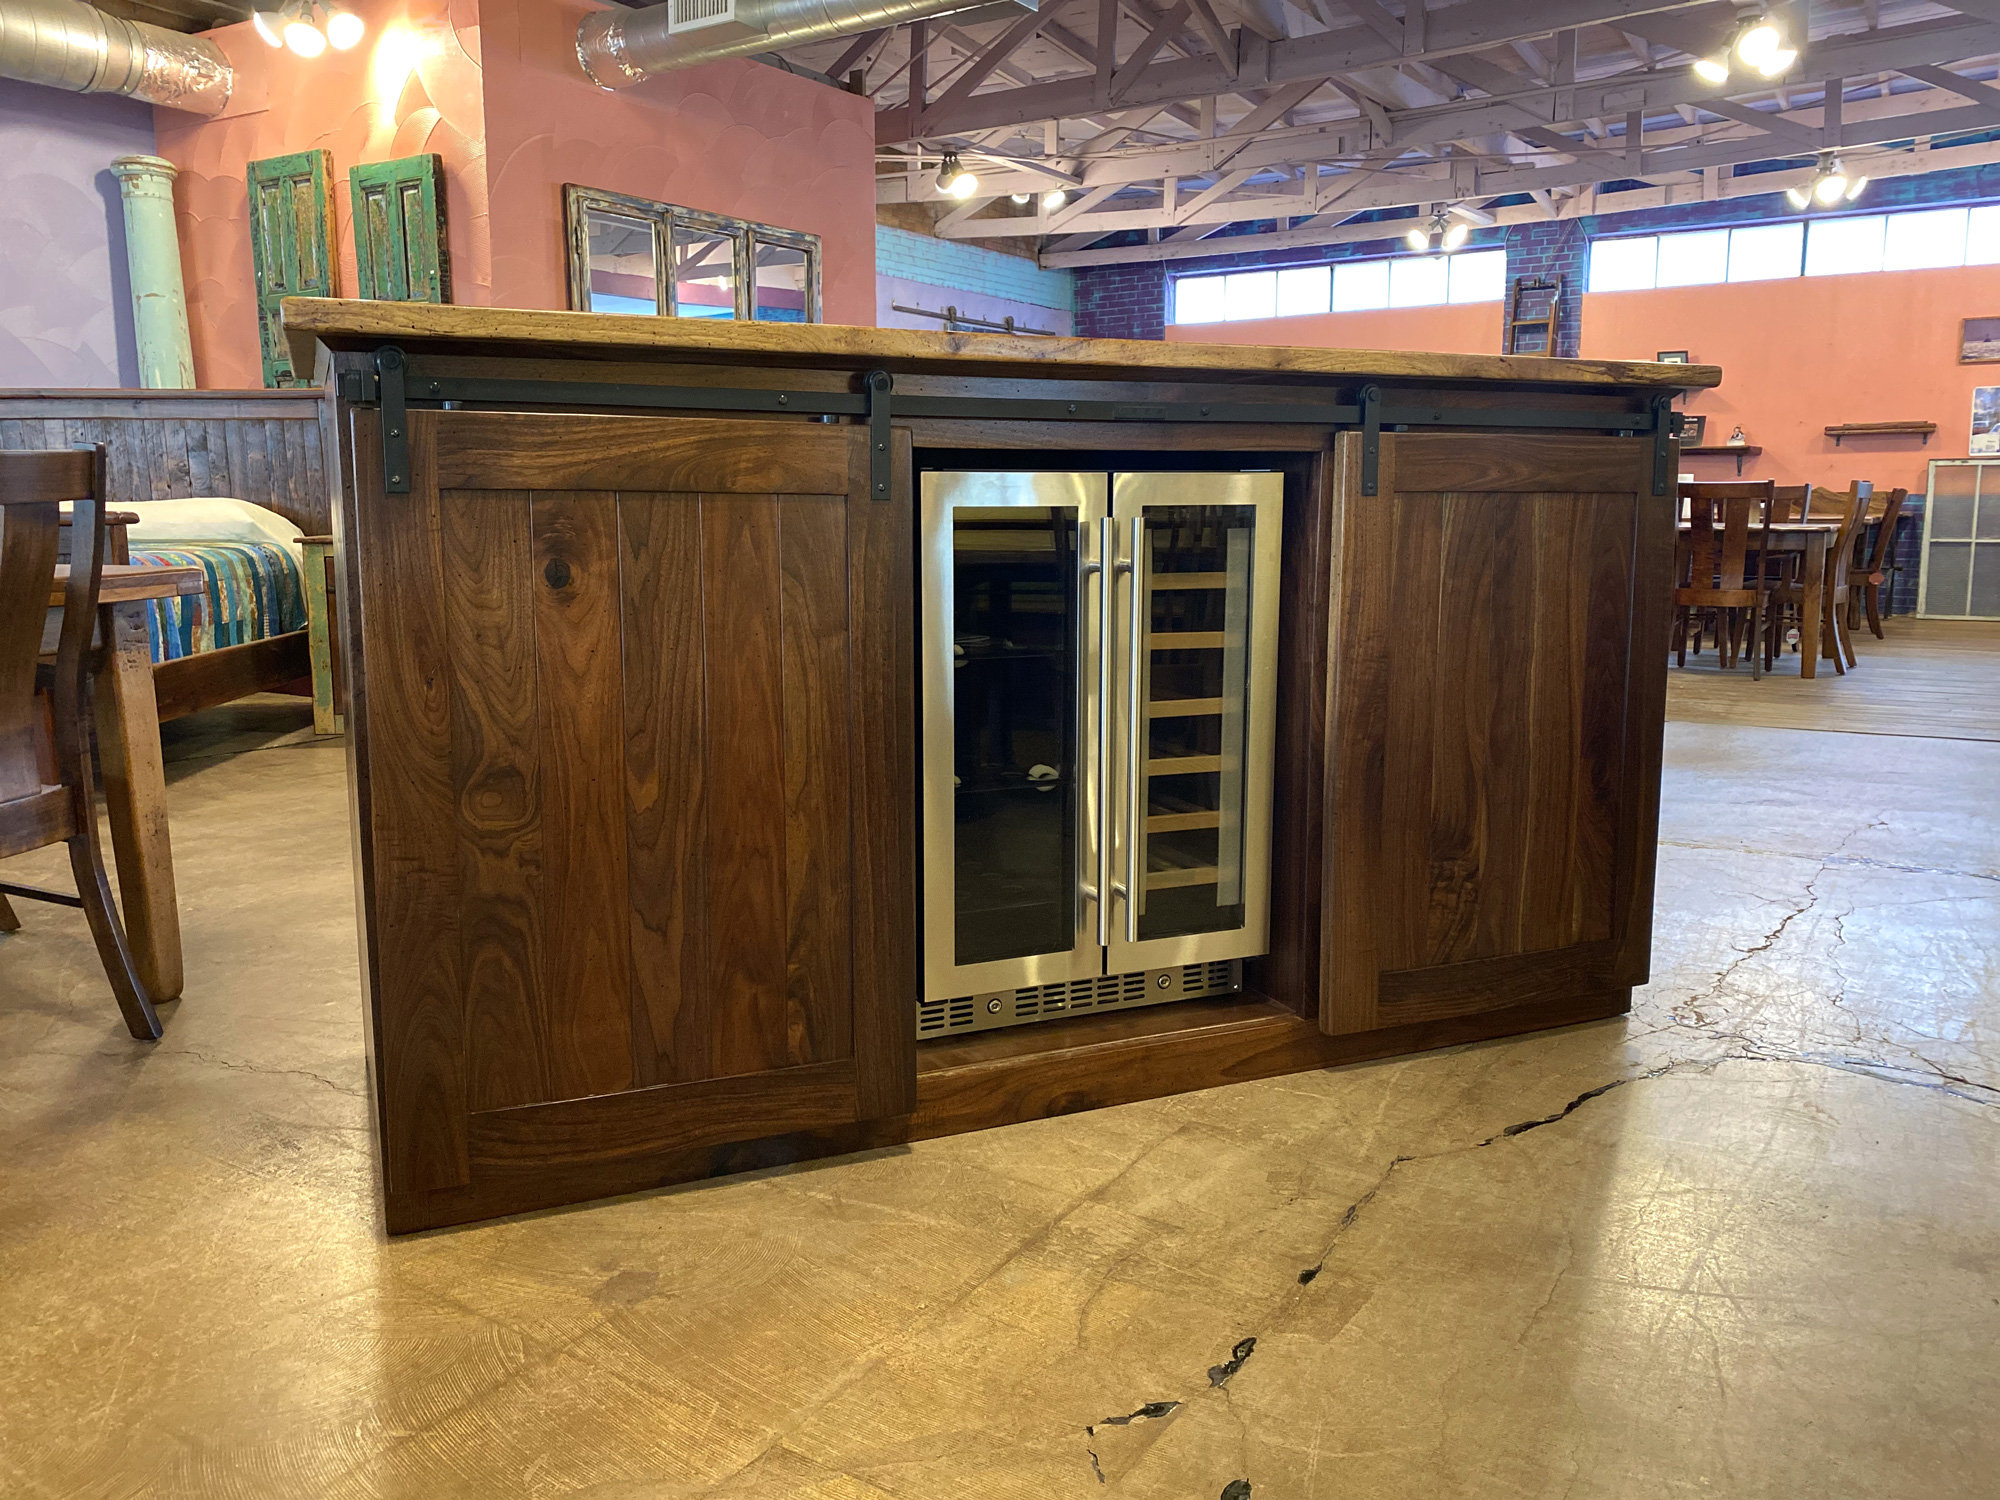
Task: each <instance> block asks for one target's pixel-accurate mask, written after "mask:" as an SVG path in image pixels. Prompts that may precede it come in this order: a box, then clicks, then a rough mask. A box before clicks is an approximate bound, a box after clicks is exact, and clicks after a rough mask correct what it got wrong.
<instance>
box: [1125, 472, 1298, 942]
mask: <svg viewBox="0 0 2000 1500" xmlns="http://www.w3.org/2000/svg"><path fill="white" fill-rule="evenodd" d="M1111 513H1112V519H1111V524H1110V526H1109V528H1107V529H1108V531H1109V533H1110V537H1111V540H1110V542H1109V543H1108V550H1109V552H1110V556H1111V558H1112V574H1111V576H1112V608H1111V618H1112V628H1111V631H1110V634H1109V640H1108V642H1107V648H1106V649H1107V651H1108V652H1109V653H1110V657H1111V666H1112V671H1111V678H1112V690H1111V701H1112V707H1111V725H1112V732H1111V742H1112V751H1111V756H1110V759H1111V765H1110V768H1109V775H1108V777H1107V781H1108V784H1109V786H1110V790H1111V799H1110V807H1111V809H1112V816H1111V819H1110V825H1111V826H1110V853H1111V859H1110V864H1111V889H1112V892H1113V895H1114V900H1113V903H1112V907H1111V917H1112V920H1111V922H1110V924H1109V925H1110V934H1109V937H1110V943H1109V946H1110V952H1109V955H1108V963H1107V967H1108V969H1109V972H1111V973H1123V972H1126V971H1128V970H1133V969H1151V968H1159V967H1166V966H1172V965H1178V964H1194V963H1206V962H1210V961H1213V960H1218V959H1229V958H1249V957H1253V956H1255V955H1257V954H1261V953H1264V952H1266V951H1267V950H1268V948H1269V943H1270V918H1269V906H1270V902H1269V886H1270V861H1271V852H1270V851H1271V754H1272V741H1273V736H1274V733H1275V728H1276V699H1277V693H1276V679H1277V634H1278V629H1277V627H1278V618H1277V617H1278V608H1277V605H1278V590H1277V582H1278V541H1279V529H1280V527H1281V525H1282V523H1283V515H1284V480H1283V476H1281V475H1279V474H1274V473H1263V474H1255V473H1253V474H1220V473H1218V474H1120V475H1117V476H1115V478H1114V479H1113V482H1112V504H1111Z"/></svg>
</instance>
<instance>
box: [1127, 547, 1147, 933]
mask: <svg viewBox="0 0 2000 1500" xmlns="http://www.w3.org/2000/svg"><path fill="white" fill-rule="evenodd" d="M1131 527H1132V534H1131V548H1132V550H1131V555H1130V556H1129V557H1128V558H1127V560H1126V562H1125V565H1124V571H1125V574H1126V576H1127V577H1128V578H1129V579H1130V581H1131V584H1132V605H1131V615H1130V621H1129V625H1130V630H1129V634H1128V635H1127V637H1126V641H1125V649H1126V653H1127V655H1126V659H1125V753H1126V768H1125V771H1126V774H1125V941H1126V942H1128V943H1136V942H1138V941H1139V894H1140V893H1139V878H1140V869H1139V849H1140V846H1141V844H1142V843H1143V842H1144V840H1145V834H1146V741H1147V738H1148V734H1147V728H1146V720H1145V717H1144V714H1145V703H1144V701H1143V698H1142V692H1143V685H1144V677H1145V665H1146V630H1145V624H1146V622H1143V621H1142V620H1141V619H1140V614H1139V612H1140V611H1141V610H1143V609H1146V608H1148V602H1147V599H1146V567H1145V558H1144V556H1143V555H1142V553H1141V550H1140V549H1141V548H1143V547H1144V546H1145V543H1146V521H1145V518H1144V517H1143V516H1134V517H1132V519H1131Z"/></svg>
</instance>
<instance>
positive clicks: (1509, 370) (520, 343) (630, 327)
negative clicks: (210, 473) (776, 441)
mask: <svg viewBox="0 0 2000 1500" xmlns="http://www.w3.org/2000/svg"><path fill="white" fill-rule="evenodd" d="M284 322H285V336H286V338H287V340H288V341H289V342H290V344H291V347H292V360H293V366H294V368H296V369H300V370H307V369H311V368H312V367H313V346H314V344H315V343H323V344H325V345H326V346H327V347H328V348H329V349H372V348H375V347H378V346H379V345H381V344H383V343H385V342H393V343H396V344H399V345H401V346H402V347H404V348H406V349H413V348H422V347H424V346H425V345H427V344H428V345H449V346H450V349H451V352H452V353H454V354H500V355H526V356H531V357H532V356H540V357H542V358H549V357H552V356H553V357H557V358H561V357H565V356H569V355H574V356H578V357H585V358H598V359H601V358H603V357H604V356H605V354H606V353H607V352H613V351H615V352H617V353H629V354H630V355H631V356H632V357H634V358H638V359H647V358H657V359H671V360H675V361H678V362H707V361H715V362H718V363H728V364H735V365H745V364H789V365H797V364H802V363H805V364H811V365H814V366H817V367H820V368H833V369H848V370H870V369H877V368H880V369H887V370H891V371H895V370H909V371H931V372H952V373H959V374H967V375H972V374H979V375H1030V374H1035V373H1038V372H1039V373H1043V374H1048V373H1052V372H1061V373H1064V374H1071V375H1081V376H1111V375H1130V374H1133V373H1135V372H1144V373H1145V374H1148V375H1152V376H1155V377H1157V378H1160V379H1167V380H1174V379H1196V378H1201V377H1205V376H1229V377H1235V378H1239V379H1251V380H1256V379H1259V378H1266V379H1268V378H1273V377H1276V378H1280V379H1282V378H1284V377H1288V376H1291V377H1303V378H1306V379H1314V378H1319V379H1325V378H1333V379H1342V380H1356V379H1381V380H1452V381H1458V380H1477V381H1502V382H1508V383H1527V384H1535V385H1543V384H1556V385H1567V386H1624V387H1635V386H1637V387H1644V386H1653V387H1665V388H1671V389H1675V390H1680V389H1699V388H1706V387H1709V386H1715V385H1720V384H1721V383H1722V371H1721V369H1720V368H1719V367H1718V366H1715V365H1681V364H1656V363H1654V362H1652V361H1649V360H1604V359H1546V358H1542V357H1541V356H1538V355H1521V354H1512V355H1509V354H1432V353H1424V352H1421V351H1412V350H1399V349H1305V348H1292V347H1286V346H1280V345H1273V344H1186V343H1171V344H1169V343H1156V342H1154V341H1152V340H1149V339H1081V338H1041V337H1028V336H1023V335H1009V334H994V333H927V332H916V331H911V330H906V329H900V328H850V327H847V326H845V325H842V324H833V323H735V322H722V321H718V320H715V319H711V318H659V317H632V316H625V315H620V314H613V313H577V312H536V311H525V310H520V309H515V308H498V307H440V306H435V305H433V304H431V303H426V302H363V301H347V300H341V299H335V298H327V297H287V298H286V299H285V303H284Z"/></svg>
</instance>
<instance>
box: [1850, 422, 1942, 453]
mask: <svg viewBox="0 0 2000 1500" xmlns="http://www.w3.org/2000/svg"><path fill="white" fill-rule="evenodd" d="M1936 431H1937V423H1935V422H1839V423H1836V424H1835V425H1833V426H1831V427H1829V428H1827V429H1826V435H1827V436H1828V437H1830V438H1832V439H1833V446H1834V447H1836V448H1838V447H1839V446H1840V440H1841V439H1842V438H1844V437H1904V436H1907V437H1915V438H1921V439H1922V440H1923V446H1925V447H1928V446H1929V445H1930V440H1931V434H1932V433H1934V432H1936Z"/></svg>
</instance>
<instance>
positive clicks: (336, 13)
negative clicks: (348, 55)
mask: <svg viewBox="0 0 2000 1500" xmlns="http://www.w3.org/2000/svg"><path fill="white" fill-rule="evenodd" d="M367 29H368V28H367V26H366V25H365V24H363V22H362V20H361V17H359V16H357V15H356V14H355V13H354V12H353V11H351V10H342V9H341V8H340V7H339V6H337V5H335V6H330V7H328V12H327V18H326V39H327V40H328V41H329V42H331V43H332V44H333V50H334V51H336V52H345V51H347V50H348V49H349V48H350V47H352V46H354V44H355V43H357V42H359V41H360V40H361V34H362V33H363V32H364V31H366V30H367Z"/></svg>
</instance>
